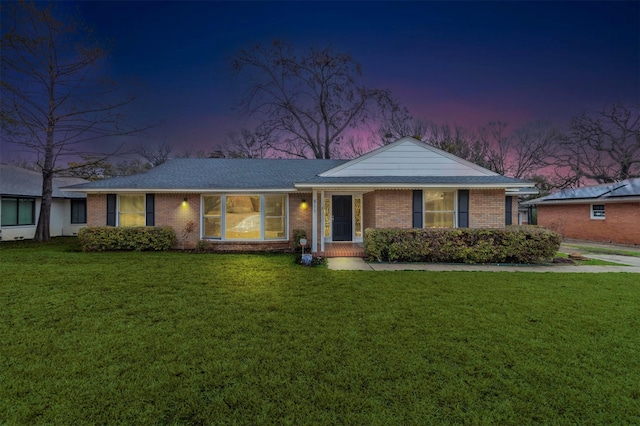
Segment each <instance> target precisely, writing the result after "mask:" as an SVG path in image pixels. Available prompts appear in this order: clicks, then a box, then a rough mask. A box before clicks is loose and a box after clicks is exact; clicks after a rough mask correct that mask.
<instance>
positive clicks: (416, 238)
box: [364, 226, 562, 263]
mask: <svg viewBox="0 0 640 426" xmlns="http://www.w3.org/2000/svg"><path fill="white" fill-rule="evenodd" d="M561 242H562V237H561V236H560V235H559V234H558V233H556V232H553V231H550V230H548V229H544V228H538V227H534V226H526V227H518V226H513V227H508V228H505V229H469V228H456V229H448V228H447V229H444V228H443V229H367V230H365V238H364V249H365V253H366V255H367V257H368V258H369V260H377V261H379V262H381V261H389V262H452V263H505V262H506V263H540V262H542V261H545V260H550V259H552V258H553V257H554V255H555V254H556V252H557V251H558V249H559V248H560V243H561Z"/></svg>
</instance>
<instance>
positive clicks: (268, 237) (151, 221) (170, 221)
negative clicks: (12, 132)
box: [67, 137, 533, 253]
mask: <svg viewBox="0 0 640 426" xmlns="http://www.w3.org/2000/svg"><path fill="white" fill-rule="evenodd" d="M530 187H533V183H531V182H526V181H522V180H518V179H512V178H508V177H505V176H501V175H499V174H497V173H494V172H492V171H490V170H487V169H484V168H482V167H480V166H477V165H475V164H473V163H470V162H468V161H465V160H463V159H461V158H459V157H456V156H454V155H452V154H449V153H447V152H444V151H442V150H439V149H437V148H434V147H433V146H430V145H427V144H425V143H423V142H420V141H418V140H416V139H413V138H410V137H405V138H402V139H400V140H398V141H396V142H394V143H392V144H389V145H386V146H383V147H381V148H379V149H376V150H374V151H372V152H369V153H367V154H365V155H363V156H361V157H359V158H356V159H354V160H351V161H348V160H292V159H225V158H212V159H174V160H171V161H169V162H167V163H165V164H163V165H161V166H159V167H157V168H155V169H152V170H150V171H149V172H147V173H144V174H141V175H135V176H127V177H121V178H114V179H108V180H103V181H96V182H91V183H88V184H84V185H77V186H74V187H70V188H67V189H68V190H71V191H82V192H86V193H87V200H88V224H89V226H105V225H110V226H145V225H146V226H150V225H158V226H160V225H169V226H172V227H173V228H174V229H175V230H176V234H177V235H178V236H180V235H181V234H182V231H183V230H184V229H185V227H186V225H187V224H188V223H193V225H194V232H193V233H192V234H190V235H189V237H188V241H186V247H193V246H194V245H195V244H196V242H197V241H198V240H201V239H205V240H209V241H212V242H213V243H214V244H216V245H217V246H218V247H219V248H220V249H224V250H235V249H239V250H256V249H260V250H262V249H265V250H269V249H280V248H287V247H291V246H292V244H293V242H292V235H293V231H294V230H296V229H303V230H305V231H306V234H307V239H308V240H309V243H310V247H311V250H312V252H314V253H324V252H325V251H326V245H327V244H334V243H338V242H351V243H361V242H362V241H363V236H364V230H365V229H366V228H392V227H394V228H412V227H472V228H502V227H504V226H505V225H506V224H512V223H513V224H517V223H518V222H517V221H518V208H517V196H518V191H519V190H520V189H522V188H530Z"/></svg>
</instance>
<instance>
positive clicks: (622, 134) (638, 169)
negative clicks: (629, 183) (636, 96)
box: [557, 104, 640, 183]
mask: <svg viewBox="0 0 640 426" xmlns="http://www.w3.org/2000/svg"><path fill="white" fill-rule="evenodd" d="M557 165H558V166H559V167H566V168H569V169H570V170H571V172H572V173H573V174H574V175H576V176H577V179H578V181H579V180H580V179H582V178H586V179H590V180H595V181H596V182H598V183H610V182H618V181H621V180H625V179H628V178H632V177H639V176H640V108H639V107H638V106H637V105H636V106H631V107H627V106H624V105H621V104H614V105H611V106H609V107H605V108H603V109H602V110H600V111H597V112H595V113H591V114H586V113H585V114H581V115H579V116H577V117H575V118H574V119H573V120H572V122H571V126H570V129H569V131H568V132H567V134H566V135H565V136H564V137H563V139H562V152H561V155H560V156H559V157H558V162H557Z"/></svg>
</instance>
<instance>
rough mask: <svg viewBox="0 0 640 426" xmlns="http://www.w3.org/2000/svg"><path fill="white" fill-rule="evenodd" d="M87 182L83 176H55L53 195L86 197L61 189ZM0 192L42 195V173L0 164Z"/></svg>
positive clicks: (4, 193)
mask: <svg viewBox="0 0 640 426" xmlns="http://www.w3.org/2000/svg"><path fill="white" fill-rule="evenodd" d="M85 182H88V181H87V180H85V179H81V178H73V177H54V178H53V197H54V198H85V197H86V196H85V195H84V194H81V193H77V192H69V191H63V190H61V189H60V188H62V187H66V186H70V185H77V184H82V183H85ZM0 194H1V195H5V196H9V195H12V196H23V197H42V173H40V172H36V171H33V170H29V169H25V168H22V167H17V166H11V165H9V164H0Z"/></svg>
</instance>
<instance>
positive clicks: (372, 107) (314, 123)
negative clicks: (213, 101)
mask: <svg viewBox="0 0 640 426" xmlns="http://www.w3.org/2000/svg"><path fill="white" fill-rule="evenodd" d="M231 65H232V69H233V71H234V72H235V74H236V75H246V76H248V77H249V78H248V81H250V86H249V88H248V90H247V95H246V97H245V98H244V99H243V100H242V101H241V104H240V105H241V107H242V109H243V110H244V112H245V113H246V114H247V115H248V116H249V117H251V118H254V119H257V120H258V121H259V122H260V125H259V133H260V134H264V135H269V136H270V137H271V140H272V141H274V142H272V143H273V145H272V146H271V148H273V149H274V150H277V151H279V152H281V153H283V154H285V155H288V156H291V157H309V156H310V157H313V158H331V157H332V154H333V153H334V152H335V151H336V150H335V148H336V147H335V146H336V145H337V144H339V143H340V141H341V140H342V139H343V138H344V136H345V132H346V131H347V130H348V129H350V128H355V127H358V126H366V125H367V124H370V123H369V122H370V121H372V120H371V119H372V118H375V117H376V116H377V114H378V113H379V112H380V111H381V109H382V108H390V107H391V106H392V105H393V100H392V98H391V95H390V93H389V92H388V91H386V90H379V89H371V88H367V87H365V86H364V85H362V84H361V82H360V77H361V69H360V65H359V64H358V63H357V62H355V61H354V60H353V58H352V57H351V55H349V54H346V53H339V52H335V51H334V50H332V49H331V48H330V47H326V48H323V49H317V48H311V49H309V50H308V51H307V52H306V54H305V55H304V56H298V55H297V53H296V51H295V49H294V47H293V46H292V45H290V44H288V43H286V42H283V41H280V40H276V41H274V42H273V43H272V44H271V45H269V46H264V45H257V46H255V47H254V48H252V49H249V50H241V51H240V52H238V53H237V54H236V55H235V56H234V57H233V58H232V61H231Z"/></svg>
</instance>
